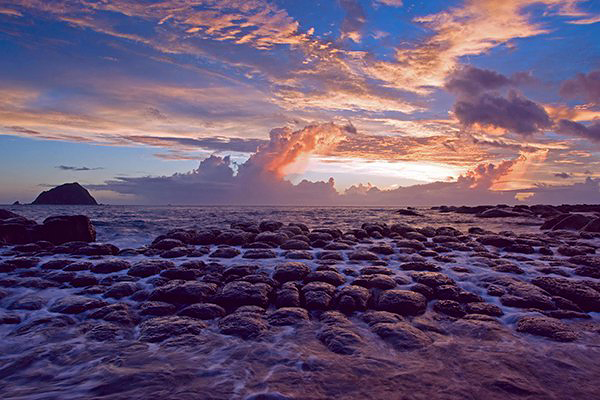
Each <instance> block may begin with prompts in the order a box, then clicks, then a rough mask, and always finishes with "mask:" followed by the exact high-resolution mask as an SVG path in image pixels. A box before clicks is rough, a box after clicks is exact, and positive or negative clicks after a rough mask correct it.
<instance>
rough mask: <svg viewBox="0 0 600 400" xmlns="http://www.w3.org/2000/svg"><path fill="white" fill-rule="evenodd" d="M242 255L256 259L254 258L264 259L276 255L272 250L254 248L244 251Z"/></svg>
mask: <svg viewBox="0 0 600 400" xmlns="http://www.w3.org/2000/svg"><path fill="white" fill-rule="evenodd" d="M242 257H243V258H249V259H254V260H256V259H264V258H275V257H277V255H276V254H275V252H274V251H273V250H268V249H254V250H248V251H246V252H245V253H244V255H243V256H242Z"/></svg>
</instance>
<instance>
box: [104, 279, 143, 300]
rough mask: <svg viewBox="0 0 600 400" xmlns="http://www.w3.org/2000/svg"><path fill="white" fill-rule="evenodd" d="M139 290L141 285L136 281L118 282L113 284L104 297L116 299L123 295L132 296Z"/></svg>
mask: <svg viewBox="0 0 600 400" xmlns="http://www.w3.org/2000/svg"><path fill="white" fill-rule="evenodd" d="M138 290H140V287H139V286H138V285H137V284H136V283H134V282H118V283H116V284H114V285H112V286H111V287H110V288H109V289H108V290H107V291H106V292H105V293H104V297H112V298H114V299H120V298H123V297H127V296H131V295H132V294H134V293H135V292H137V291H138Z"/></svg>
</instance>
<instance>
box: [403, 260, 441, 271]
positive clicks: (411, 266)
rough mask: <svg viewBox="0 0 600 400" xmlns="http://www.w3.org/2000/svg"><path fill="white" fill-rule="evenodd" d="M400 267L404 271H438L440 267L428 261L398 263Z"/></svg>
mask: <svg viewBox="0 0 600 400" xmlns="http://www.w3.org/2000/svg"><path fill="white" fill-rule="evenodd" d="M400 268H402V269H403V270H405V271H434V272H435V271H439V270H440V269H441V268H440V267H438V266H437V265H435V264H432V263H428V262H418V261H417V262H407V263H403V264H400Z"/></svg>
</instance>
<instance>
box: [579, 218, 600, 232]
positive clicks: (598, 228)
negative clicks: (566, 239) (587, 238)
mask: <svg viewBox="0 0 600 400" xmlns="http://www.w3.org/2000/svg"><path fill="white" fill-rule="evenodd" d="M583 231H585V232H595V233H600V217H599V218H596V219H594V220H592V221H590V222H589V223H588V224H587V225H586V226H584V227H583Z"/></svg>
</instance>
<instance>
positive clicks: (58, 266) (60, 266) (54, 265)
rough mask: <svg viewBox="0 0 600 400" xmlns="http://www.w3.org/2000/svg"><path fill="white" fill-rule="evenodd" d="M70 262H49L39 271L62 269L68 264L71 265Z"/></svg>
mask: <svg viewBox="0 0 600 400" xmlns="http://www.w3.org/2000/svg"><path fill="white" fill-rule="evenodd" d="M72 263H73V261H72V260H50V261H48V262H45V263H44V264H42V265H41V266H40V268H41V269H63V268H64V267H66V266H67V265H69V264H72Z"/></svg>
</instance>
